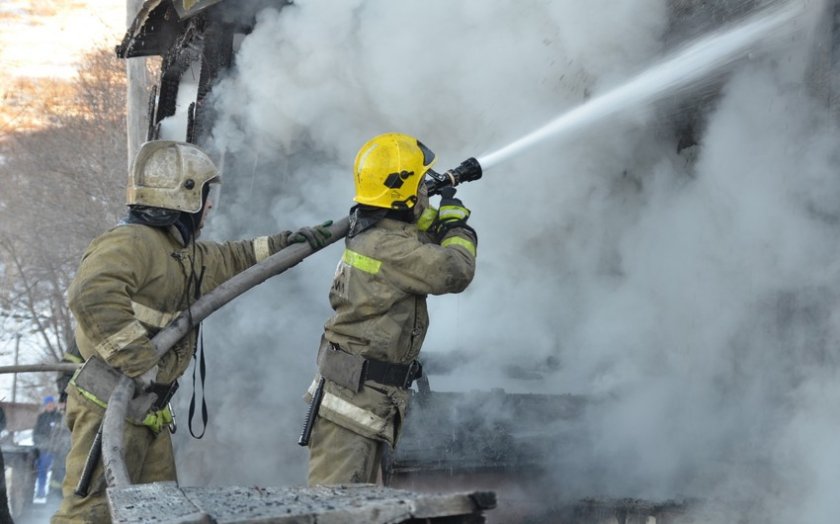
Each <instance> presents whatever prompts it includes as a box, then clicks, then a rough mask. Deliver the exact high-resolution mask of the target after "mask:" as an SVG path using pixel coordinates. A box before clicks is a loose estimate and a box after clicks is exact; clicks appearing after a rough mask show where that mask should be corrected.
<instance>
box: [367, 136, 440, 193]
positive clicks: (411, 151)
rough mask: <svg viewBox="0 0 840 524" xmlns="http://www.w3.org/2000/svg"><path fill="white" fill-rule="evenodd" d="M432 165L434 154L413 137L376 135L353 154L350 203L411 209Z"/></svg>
mask: <svg viewBox="0 0 840 524" xmlns="http://www.w3.org/2000/svg"><path fill="white" fill-rule="evenodd" d="M434 163H435V154H434V153H432V151H431V150H430V149H429V148H428V147H426V146H425V145H423V143H422V142H420V141H419V140H417V139H416V138H413V137H410V136H408V135H404V134H401V133H385V134H383V135H379V136H375V137H373V138H371V139H370V140H368V141H367V143H365V145H363V146H362V148H361V149H360V150H359V153H358V154H357V155H356V163H355V166H354V167H353V175H354V181H355V183H356V196H355V197H354V198H353V200H355V201H356V202H358V203H359V204H365V205H368V206H374V207H384V208H387V209H408V208H412V207H414V204H416V203H417V190H418V188H419V187H420V184H421V183H422V182H423V176H424V175H425V174H426V171H428V170H429V168H431V167H432V166H433V165H434Z"/></svg>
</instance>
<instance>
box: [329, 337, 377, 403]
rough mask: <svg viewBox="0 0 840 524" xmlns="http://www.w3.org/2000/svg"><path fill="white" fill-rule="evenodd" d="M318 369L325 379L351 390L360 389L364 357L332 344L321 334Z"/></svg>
mask: <svg viewBox="0 0 840 524" xmlns="http://www.w3.org/2000/svg"><path fill="white" fill-rule="evenodd" d="M318 371H319V372H320V373H321V376H322V377H324V378H325V379H327V380H329V381H331V382H335V383H336V384H338V385H339V386H342V387H345V388H347V389H349V390H352V391H356V392H358V391H361V390H362V383H363V381H364V380H363V377H364V371H365V359H364V358H363V357H360V356H359V355H353V354H350V353H347V352H346V351H342V350H341V349H340V348H338V347H337V346H334V345H333V344H332V343H331V342H330V341H328V340H327V339H326V338H324V337H323V336H322V337H321V347H320V348H319V349H318Z"/></svg>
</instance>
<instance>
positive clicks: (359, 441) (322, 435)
mask: <svg viewBox="0 0 840 524" xmlns="http://www.w3.org/2000/svg"><path fill="white" fill-rule="evenodd" d="M383 446H387V444H386V443H385V442H382V441H379V440H374V439H370V438H367V437H363V436H361V435H359V434H357V433H354V432H352V431H350V430H349V429H346V428H344V427H342V426H339V425H338V424H335V423H333V422H330V421H329V420H327V419H325V418H322V417H320V416H319V417H318V418H317V419H316V420H315V425H314V426H313V427H312V437H311V438H310V440H309V479H308V483H309V485H310V486H316V485H319V484H321V485H328V484H375V483H376V482H377V479H378V478H379V473H380V464H381V461H382V452H383V451H384V448H383Z"/></svg>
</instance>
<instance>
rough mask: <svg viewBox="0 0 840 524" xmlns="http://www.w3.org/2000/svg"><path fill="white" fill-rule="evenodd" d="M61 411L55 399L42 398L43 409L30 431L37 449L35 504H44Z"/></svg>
mask: <svg viewBox="0 0 840 524" xmlns="http://www.w3.org/2000/svg"><path fill="white" fill-rule="evenodd" d="M61 417H62V414H61V411H59V410H58V405H57V404H56V402H55V397H53V396H49V397H44V407H43V410H42V411H41V413H39V414H38V418H37V420H36V421H35V429H34V430H32V441H33V443H34V444H35V447H36V448H38V478H37V479H36V482H35V499H36V502H41V503H43V502H46V496H47V474H48V473H49V471H50V468H51V467H52V463H53V457H54V456H55V445H56V438H57V435H58V433H59V432H60V431H61Z"/></svg>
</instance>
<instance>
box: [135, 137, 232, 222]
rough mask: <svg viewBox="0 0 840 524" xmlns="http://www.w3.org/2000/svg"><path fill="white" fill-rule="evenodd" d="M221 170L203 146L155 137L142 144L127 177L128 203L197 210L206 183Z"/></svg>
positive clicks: (212, 179)
mask: <svg viewBox="0 0 840 524" xmlns="http://www.w3.org/2000/svg"><path fill="white" fill-rule="evenodd" d="M219 181H220V180H219V171H218V170H217V169H216V166H215V165H214V164H213V161H212V160H210V157H208V156H207V155H206V154H205V153H204V152H203V151H202V150H201V149H199V148H198V147H197V146H195V145H193V144H189V143H187V142H175V141H173V140H154V141H151V142H146V143H145V144H143V145H142V146H141V147H140V151H138V152H137V156H135V157H134V162H133V164H132V166H131V173H130V174H129V180H128V195H127V203H128V205H130V206H131V205H141V206H149V207H158V208H163V209H173V210H176V211H185V212H187V213H197V212H198V211H200V210H201V206H202V204H203V201H202V190H203V189H204V186H205V185H206V184H212V183H216V182H219Z"/></svg>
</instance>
